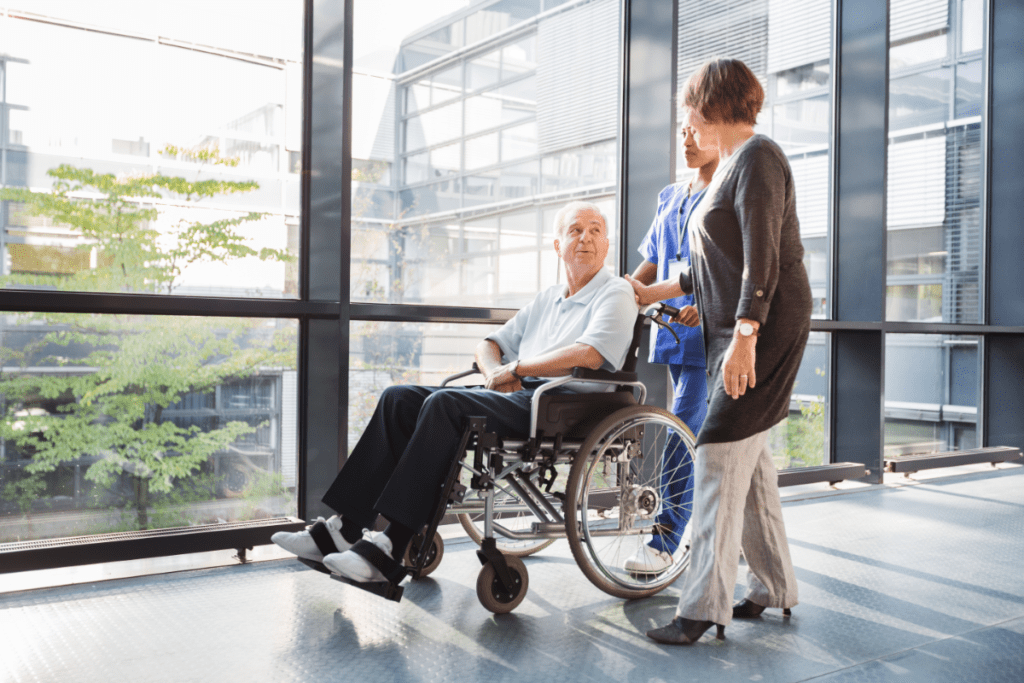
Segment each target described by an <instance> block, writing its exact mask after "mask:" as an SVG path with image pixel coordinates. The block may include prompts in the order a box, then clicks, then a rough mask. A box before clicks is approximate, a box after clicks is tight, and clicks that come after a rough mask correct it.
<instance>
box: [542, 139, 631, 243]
mask: <svg viewBox="0 0 1024 683" xmlns="http://www.w3.org/2000/svg"><path fill="white" fill-rule="evenodd" d="M617 159H618V155H617V153H616V150H615V149H614V148H613V147H612V146H611V145H609V144H607V143H603V144H597V145H588V146H586V147H579V148H576V149H570V150H566V151H564V152H560V153H558V154H553V155H551V156H546V157H544V158H543V160H542V161H541V173H542V188H543V189H542V191H543V192H558V191H561V190H565V189H569V188H574V187H586V186H589V185H603V184H612V183H614V182H615V173H616V170H615V164H616V161H617ZM546 227H547V226H546Z"/></svg>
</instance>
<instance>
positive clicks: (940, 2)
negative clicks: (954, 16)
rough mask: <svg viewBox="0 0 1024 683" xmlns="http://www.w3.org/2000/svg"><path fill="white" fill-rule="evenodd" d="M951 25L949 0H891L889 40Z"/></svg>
mask: <svg viewBox="0 0 1024 683" xmlns="http://www.w3.org/2000/svg"><path fill="white" fill-rule="evenodd" d="M948 25H949V0H890V3H889V40H890V41H891V42H894V43H895V42H898V41H900V40H903V39H904V38H910V37H912V36H918V35H921V34H922V33H928V32H930V31H936V30H939V29H944V28H946V27H947V26H948Z"/></svg>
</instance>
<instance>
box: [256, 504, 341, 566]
mask: <svg viewBox="0 0 1024 683" xmlns="http://www.w3.org/2000/svg"><path fill="white" fill-rule="evenodd" d="M316 521H317V522H323V523H324V525H325V526H326V527H327V531H328V532H329V533H330V534H331V539H332V540H333V541H334V545H335V547H337V548H338V552H343V551H345V550H348V549H349V548H351V547H352V544H351V543H349V542H348V541H346V540H345V537H344V536H342V535H341V517H339V516H338V515H334V516H333V517H331V518H330V519H324V518H323V517H318V518H317V519H316ZM314 523H315V522H314ZM310 526H312V525H310ZM270 540H271V541H273V542H274V543H276V544H277V545H279V546H281V547H282V548H284V549H285V550H287V551H288V552H290V553H291V554H292V555H298V556H299V557H303V558H305V559H307V560H313V561H314V562H323V560H324V554H323V553H322V552H320V548H319V547H318V546H317V544H316V541H314V540H313V537H312V536H310V535H309V527H306V528H305V529H304V530H302V531H278V532H277V533H275V534H274V535H273V536H271V537H270Z"/></svg>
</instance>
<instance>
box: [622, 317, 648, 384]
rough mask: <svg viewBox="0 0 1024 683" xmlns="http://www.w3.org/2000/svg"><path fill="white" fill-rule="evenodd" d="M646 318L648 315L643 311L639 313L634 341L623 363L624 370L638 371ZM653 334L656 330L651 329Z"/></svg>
mask: <svg viewBox="0 0 1024 683" xmlns="http://www.w3.org/2000/svg"><path fill="white" fill-rule="evenodd" d="M646 319H647V316H645V315H644V314H643V313H637V316H636V322H635V323H633V341H632V342H630V344H629V351H628V352H627V353H626V362H625V363H623V364H622V371H623V372H636V360H637V356H638V355H639V353H640V337H641V336H642V335H643V333H644V320H646ZM652 327H653V325H652ZM651 334H654V330H651Z"/></svg>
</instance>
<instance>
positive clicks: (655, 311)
mask: <svg viewBox="0 0 1024 683" xmlns="http://www.w3.org/2000/svg"><path fill="white" fill-rule="evenodd" d="M663 315H665V316H668V318H669V320H671V319H672V318H674V317H676V316H677V315H679V309H678V308H676V307H675V306H669V305H668V304H666V303H656V304H651V305H650V306H648V307H647V308H645V309H644V316H645V317H647V318H650V319H651V322H653V323H654V324H655V325H660V326H662V327H664V328H665V329H666V330H668V331H669V332H670V333H671V334H672V336H673V337H674V338H675V340H676V344H679V343H680V342H679V335H678V334H676V331H675V330H673V329H672V326H671V325H669V324H668V323H667V322H665V321H664V320H662V319H661V316H663Z"/></svg>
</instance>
